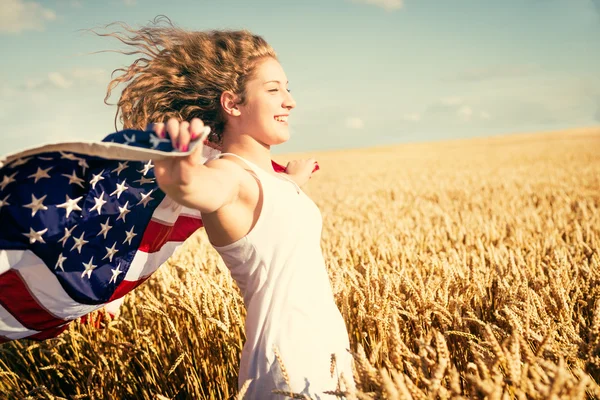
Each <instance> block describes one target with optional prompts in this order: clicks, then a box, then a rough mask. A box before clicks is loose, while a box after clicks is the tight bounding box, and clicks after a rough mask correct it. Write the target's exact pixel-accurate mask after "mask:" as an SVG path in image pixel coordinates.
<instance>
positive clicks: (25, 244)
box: [0, 130, 284, 343]
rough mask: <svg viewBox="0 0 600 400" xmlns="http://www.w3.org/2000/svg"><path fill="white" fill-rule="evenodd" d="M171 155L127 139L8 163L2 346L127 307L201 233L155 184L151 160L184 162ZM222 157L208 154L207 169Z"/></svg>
mask: <svg viewBox="0 0 600 400" xmlns="http://www.w3.org/2000/svg"><path fill="white" fill-rule="evenodd" d="M172 150H173V148H172V146H171V143H170V140H167V139H162V138H159V137H157V136H156V135H155V134H154V133H152V132H146V131H137V130H126V131H121V132H117V133H114V134H111V135H109V136H107V137H106V138H105V139H104V140H103V142H97V143H83V142H75V143H59V144H52V145H45V146H42V147H38V148H34V149H30V150H27V151H23V152H20V153H18V154H15V155H12V156H8V157H6V158H4V159H2V158H0V343H2V342H6V341H9V340H15V339H22V338H28V339H37V340H43V339H47V338H51V337H55V336H56V335H58V334H60V333H61V332H62V331H64V330H65V329H66V327H67V325H68V324H69V323H70V321H73V320H75V319H77V318H79V317H82V316H85V315H87V314H89V313H90V312H93V311H95V310H97V309H99V308H102V307H104V306H105V305H107V304H110V303H111V302H112V304H115V303H116V304H120V301H122V299H121V298H122V297H123V296H124V295H125V294H127V293H129V292H130V291H131V290H133V289H134V288H136V287H137V286H139V285H140V284H141V283H143V282H144V281H145V280H146V279H148V277H149V276H150V275H151V274H152V273H153V272H154V271H156V270H157V268H158V267H159V266H160V265H161V264H163V263H164V262H165V261H166V260H167V259H168V258H169V257H170V256H171V255H172V254H173V252H174V251H175V250H176V249H177V248H178V247H179V246H180V245H181V244H182V242H183V241H184V240H185V239H186V238H188V237H189V236H190V235H191V234H192V233H194V232H195V231H196V230H197V229H198V228H200V227H201V226H202V221H201V219H200V213H199V212H198V211H196V210H192V209H188V208H186V207H183V206H181V205H178V204H176V203H175V202H174V201H172V200H171V199H170V198H169V197H167V196H166V195H165V194H164V193H163V192H161V190H160V189H159V188H158V185H157V184H156V179H155V177H154V172H153V164H152V159H154V160H156V159H158V158H163V157H177V156H181V155H183V154H185V153H176V152H172ZM218 153H219V150H218V149H214V148H211V147H208V146H205V147H204V150H203V157H204V161H206V160H208V159H210V158H213V157H215V156H216V155H217V154H218ZM273 167H274V169H275V170H276V171H278V172H282V171H283V170H284V168H283V167H282V166H280V165H278V164H277V163H275V162H273Z"/></svg>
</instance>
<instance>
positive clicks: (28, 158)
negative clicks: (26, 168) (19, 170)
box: [11, 157, 33, 168]
mask: <svg viewBox="0 0 600 400" xmlns="http://www.w3.org/2000/svg"><path fill="white" fill-rule="evenodd" d="M32 158H33V157H26V158H19V159H18V160H17V161H15V162H13V163H12V164H11V167H12V168H14V167H18V166H21V165H24V164H27V162H28V161H29V160H31V159H32Z"/></svg>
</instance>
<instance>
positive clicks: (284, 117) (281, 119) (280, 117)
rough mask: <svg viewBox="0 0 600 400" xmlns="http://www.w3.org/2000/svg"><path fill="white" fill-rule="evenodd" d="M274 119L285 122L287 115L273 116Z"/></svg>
mask: <svg viewBox="0 0 600 400" xmlns="http://www.w3.org/2000/svg"><path fill="white" fill-rule="evenodd" d="M275 121H278V122H287V116H279V117H275Z"/></svg>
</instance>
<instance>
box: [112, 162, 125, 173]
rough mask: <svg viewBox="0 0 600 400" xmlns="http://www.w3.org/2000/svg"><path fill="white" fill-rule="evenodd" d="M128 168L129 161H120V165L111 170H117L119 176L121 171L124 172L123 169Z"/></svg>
mask: <svg viewBox="0 0 600 400" xmlns="http://www.w3.org/2000/svg"><path fill="white" fill-rule="evenodd" d="M126 168H129V162H128V161H125V162H123V163H122V162H119V166H118V167H117V168H115V169H113V170H112V171H110V172H116V173H117V176H119V174H120V173H121V172H123V170H124V169H126Z"/></svg>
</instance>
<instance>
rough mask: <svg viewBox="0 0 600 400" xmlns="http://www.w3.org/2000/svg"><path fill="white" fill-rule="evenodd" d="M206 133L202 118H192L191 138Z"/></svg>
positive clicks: (193, 138)
mask: <svg viewBox="0 0 600 400" xmlns="http://www.w3.org/2000/svg"><path fill="white" fill-rule="evenodd" d="M203 133H204V123H203V122H202V120H201V119H200V118H192V122H190V135H191V140H195V139H197V138H198V137H199V136H201V135H202V134H203Z"/></svg>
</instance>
